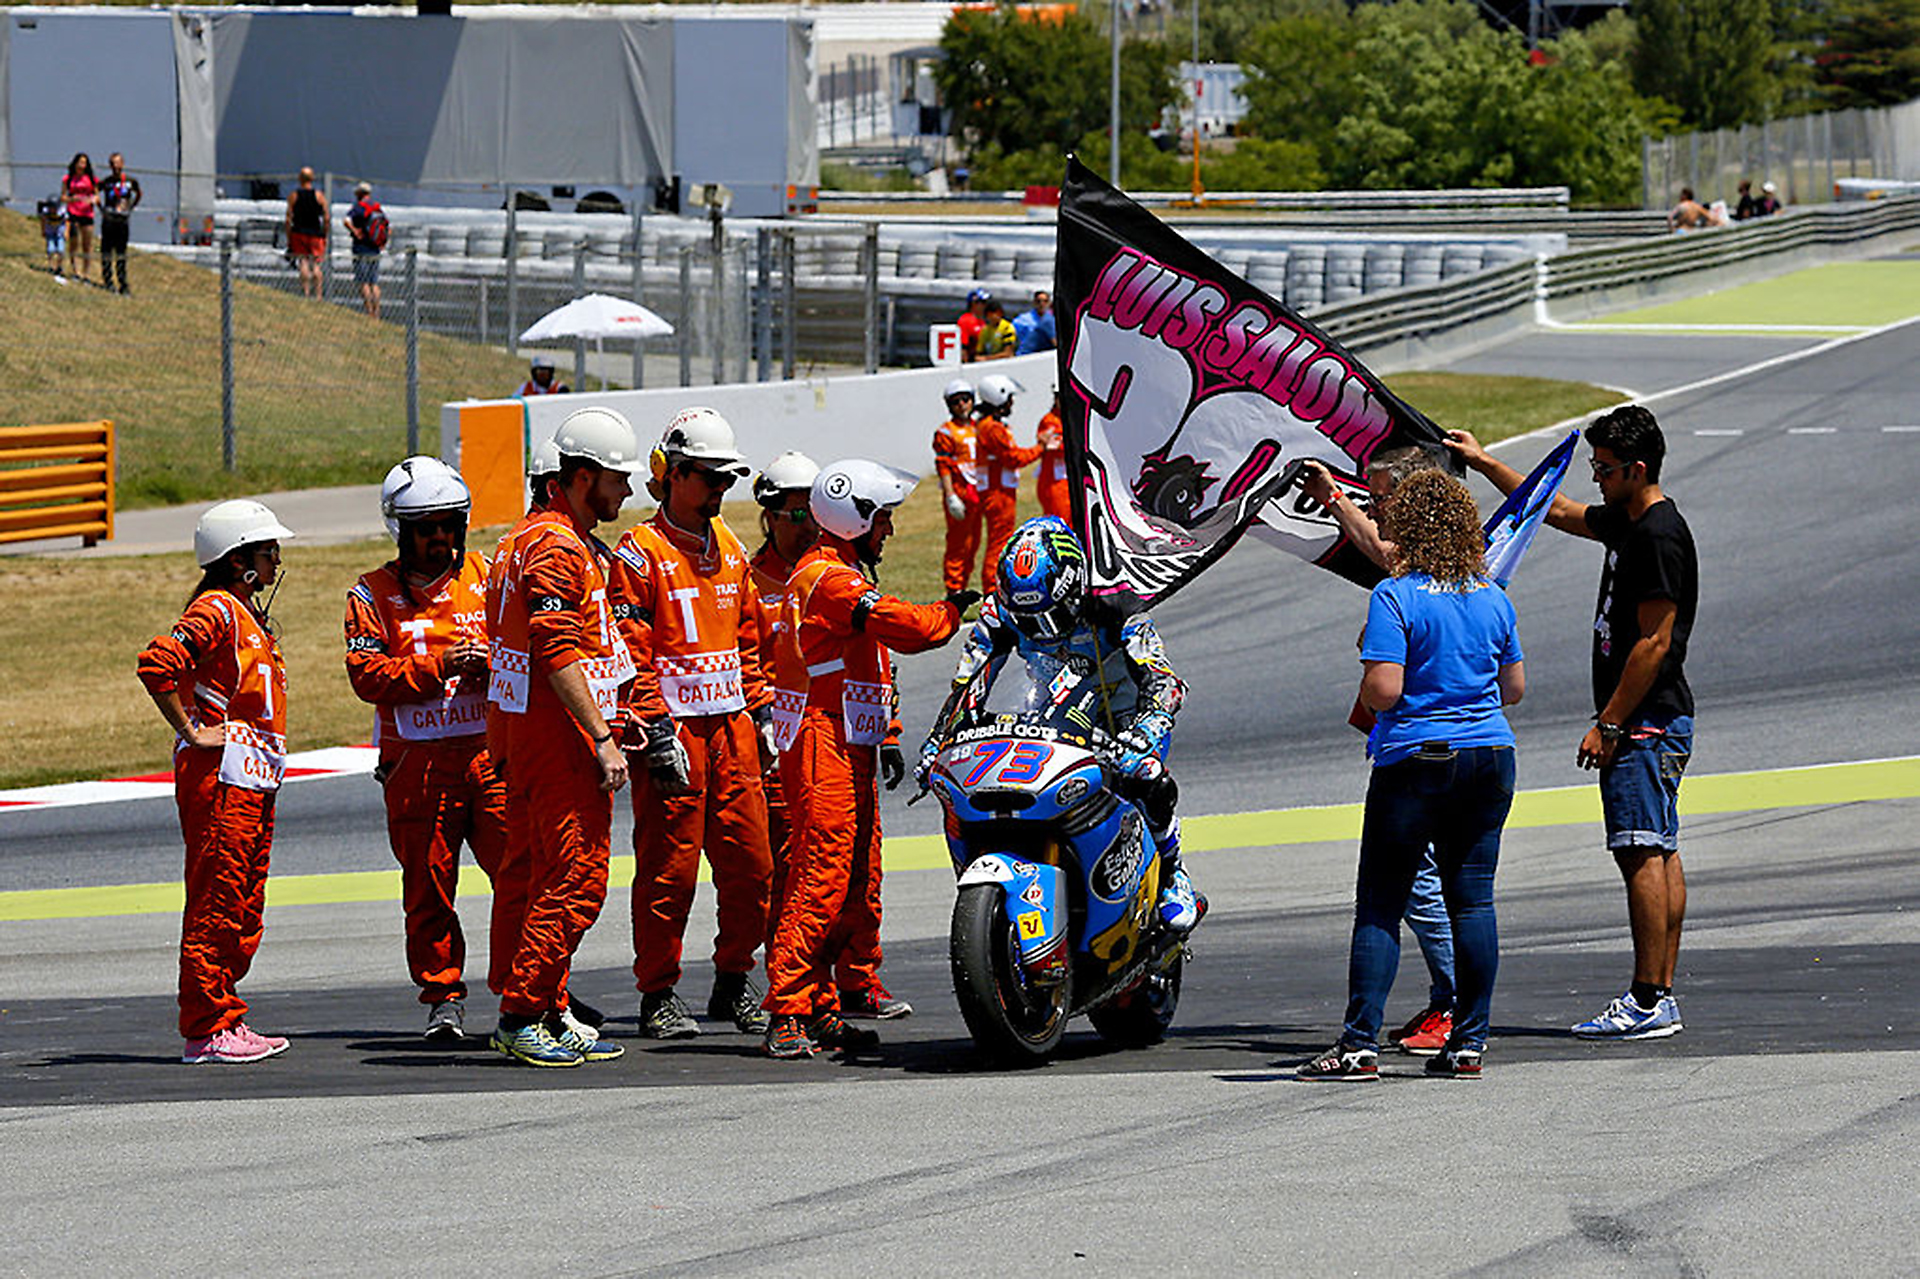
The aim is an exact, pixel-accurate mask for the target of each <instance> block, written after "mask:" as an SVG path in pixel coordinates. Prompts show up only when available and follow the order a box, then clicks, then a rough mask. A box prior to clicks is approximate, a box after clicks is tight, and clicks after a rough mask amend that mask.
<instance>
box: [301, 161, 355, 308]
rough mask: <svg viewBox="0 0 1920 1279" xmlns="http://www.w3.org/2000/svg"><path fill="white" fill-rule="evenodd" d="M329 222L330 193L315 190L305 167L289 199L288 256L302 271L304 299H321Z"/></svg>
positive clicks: (311, 176)
mask: <svg viewBox="0 0 1920 1279" xmlns="http://www.w3.org/2000/svg"><path fill="white" fill-rule="evenodd" d="M361 185H362V186H365V185H366V184H365V183H362V184H361ZM327 222H328V218H327V193H326V192H325V191H317V190H315V189H314V185H313V170H312V169H309V168H303V169H301V170H300V177H299V181H298V183H297V184H296V185H295V187H294V189H293V194H292V195H290V196H288V197H287V256H288V257H289V258H292V259H293V265H294V269H295V270H297V271H299V272H300V293H301V296H303V297H309V298H317V297H319V296H320V295H321V291H322V285H323V284H324V283H325V280H324V278H323V276H322V274H321V265H322V264H323V263H324V262H325V261H326V256H327Z"/></svg>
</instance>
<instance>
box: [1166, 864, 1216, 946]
mask: <svg viewBox="0 0 1920 1279" xmlns="http://www.w3.org/2000/svg"><path fill="white" fill-rule="evenodd" d="M1159 905H1160V922H1161V923H1163V924H1165V925H1166V926H1167V927H1168V928H1169V929H1171V930H1173V931H1174V932H1176V933H1190V932H1192V931H1193V929H1194V926H1195V925H1196V924H1198V923H1199V922H1200V916H1202V915H1204V914H1206V913H1207V899H1206V898H1205V897H1203V896H1202V895H1201V894H1199V893H1197V892H1195V891H1194V888H1193V880H1192V879H1190V878H1188V876H1187V868H1186V867H1184V866H1175V867H1174V868H1173V873H1172V874H1171V875H1169V876H1167V882H1166V884H1165V885H1163V886H1162V887H1161V889H1160V903H1159Z"/></svg>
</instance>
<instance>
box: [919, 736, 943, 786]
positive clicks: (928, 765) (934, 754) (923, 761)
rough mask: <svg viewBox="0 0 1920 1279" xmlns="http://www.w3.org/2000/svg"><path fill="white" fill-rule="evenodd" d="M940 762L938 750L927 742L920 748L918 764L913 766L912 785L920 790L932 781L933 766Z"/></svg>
mask: <svg viewBox="0 0 1920 1279" xmlns="http://www.w3.org/2000/svg"><path fill="white" fill-rule="evenodd" d="M939 762H940V748H939V747H938V746H936V745H934V744H933V743H932V742H931V741H929V742H928V743H927V744H926V745H924V746H922V747H921V748H920V762H919V763H917V764H915V765H914V766H913V781H914V785H916V786H918V787H919V788H920V789H921V790H925V789H926V788H927V785H928V783H930V782H931V781H932V780H933V766H934V765H935V764H938V763H939Z"/></svg>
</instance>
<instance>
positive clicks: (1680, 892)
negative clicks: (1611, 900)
mask: <svg viewBox="0 0 1920 1279" xmlns="http://www.w3.org/2000/svg"><path fill="white" fill-rule="evenodd" d="M1447 436H1448V439H1447V443H1448V447H1450V448H1452V449H1453V450H1454V452H1455V453H1457V454H1458V455H1459V456H1460V458H1461V460H1462V461H1464V462H1465V463H1466V464H1467V465H1468V466H1471V467H1472V468H1473V469H1474V470H1476V471H1478V472H1480V473H1481V474H1482V475H1484V476H1486V477H1487V478H1488V479H1490V480H1492V481H1493V483H1494V485H1495V486H1496V487H1497V488H1499V489H1500V491H1501V492H1503V493H1511V492H1513V490H1514V489H1516V488H1518V487H1519V486H1520V484H1521V482H1522V480H1523V479H1524V477H1523V476H1522V475H1521V474H1520V472H1518V471H1516V470H1514V469H1513V468H1512V467H1510V466H1508V465H1506V464H1505V463H1503V462H1501V461H1500V460H1498V459H1497V458H1495V457H1493V456H1492V455H1490V454H1489V453H1487V451H1486V450H1485V449H1483V448H1481V447H1480V445H1479V443H1478V441H1476V440H1475V439H1474V438H1473V436H1471V435H1469V434H1468V433H1467V432H1465V431H1449V432H1448V433H1447ZM1586 436H1587V443H1588V444H1589V445H1591V446H1592V448H1593V479H1594V483H1595V484H1597V485H1599V487H1600V497H1601V502H1600V504H1599V505H1594V506H1586V505H1582V504H1581V503H1579V502H1575V501H1573V500H1572V499H1570V498H1567V497H1564V496H1561V495H1557V494H1556V495H1555V497H1554V499H1553V506H1552V507H1551V509H1549V511H1548V512H1547V523H1549V524H1551V525H1553V526H1554V527H1555V528H1557V529H1560V530H1561V531H1562V532H1566V533H1572V534H1574V535H1575V536H1577V537H1589V538H1592V539H1594V540H1595V541H1597V542H1600V543H1601V544H1603V545H1604V546H1605V547H1606V548H1607V558H1606V563H1605V565H1604V567H1603V568H1602V569H1601V572H1600V598H1599V603H1598V605H1597V607H1596V608H1595V610H1594V620H1593V703H1594V706H1595V708H1596V709H1597V711H1598V713H1597V714H1596V716H1595V723H1594V726H1593V727H1592V728H1590V729H1588V730H1587V733H1586V736H1585V737H1583V738H1582V739H1581V741H1580V749H1579V754H1578V759H1579V762H1580V766H1581V767H1582V768H1597V769H1599V770H1600V803H1601V807H1602V809H1603V810H1604V811H1605V813H1606V822H1607V847H1608V849H1609V850H1610V851H1611V852H1612V853H1613V857H1614V861H1615V862H1617V863H1618V864H1619V867H1620V873H1621V875H1622V876H1623V877H1624V878H1625V880H1626V885H1627V922H1628V925H1629V927H1630V928H1631V930H1632V933H1633V984H1632V985H1631V986H1630V987H1629V988H1628V989H1627V992H1626V993H1625V994H1623V995H1622V996H1620V998H1618V999H1616V1000H1614V1001H1613V1003H1612V1004H1610V1005H1609V1006H1608V1007H1607V1009H1606V1011H1605V1012H1603V1013H1601V1014H1600V1015H1599V1016H1597V1017H1594V1018H1592V1019H1591V1020H1589V1021H1583V1022H1581V1023H1580V1024H1579V1025H1577V1026H1575V1027H1574V1028H1573V1033H1574V1034H1576V1035H1578V1036H1579V1037H1581V1038H1582V1039H1659V1038H1663V1037H1665V1036H1668V1035H1674V1034H1678V1033H1679V1031H1680V1028H1681V1022H1680V1005H1679V1003H1678V1002H1677V1001H1676V1000H1675V999H1674V996H1673V969H1674V962H1675V960H1676V959H1677V958H1678V957H1679V953H1680V926H1681V923H1682V921H1684V919H1685V918H1686V913H1687V881H1686V876H1685V874H1684V873H1683V872H1682V870H1681V868H1680V819H1679V814H1678V810H1677V804H1678V801H1679V795H1680V776H1681V774H1682V773H1683V772H1685V771H1686V767H1687V760H1688V759H1689V758H1690V757H1691V756H1692V754H1693V690H1692V689H1690V688H1689V687H1687V676H1686V671H1685V663H1686V657H1687V641H1688V639H1689V638H1690V637H1691V635H1692V633H1693V614H1694V608H1695V605H1696V603H1697V602H1698V599H1699V591H1700V572H1699V564H1698V561H1697V559H1696V557H1695V555H1694V549H1693V534H1692V533H1691V532H1690V531H1689V530H1688V528H1687V522H1686V521H1685V520H1684V519H1682V518H1681V517H1680V511H1679V509H1678V508H1677V507H1675V506H1674V504H1673V502H1672V500H1671V499H1669V498H1668V497H1667V496H1666V495H1665V494H1663V493H1662V492H1661V491H1660V466H1661V462H1662V461H1663V460H1664V459H1665V457H1666V451H1667V445H1666V439H1665V437H1664V436H1662V435H1661V433H1660V424H1659V423H1658V422H1656V421H1655V420H1654V417H1653V414H1652V413H1650V412H1648V411H1647V410H1646V409H1644V408H1642V407H1641V406H1639V405H1637V404H1627V405H1622V406H1621V407H1620V408H1617V409H1613V410H1611V411H1610V412H1607V413H1604V414H1602V415H1601V416H1600V417H1598V418H1596V419H1594V422H1593V424H1592V425H1591V426H1589V427H1588V428H1587V432H1586Z"/></svg>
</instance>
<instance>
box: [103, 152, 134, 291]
mask: <svg viewBox="0 0 1920 1279" xmlns="http://www.w3.org/2000/svg"><path fill="white" fill-rule="evenodd" d="M126 166H127V161H126V157H124V156H122V155H121V154H120V153H119V152H118V151H115V152H114V153H113V154H112V155H110V156H108V157H107V180H106V181H105V182H104V183H102V184H101V187H100V283H101V284H102V285H104V286H105V287H106V288H108V289H112V288H113V287H114V275H115V272H116V270H117V272H118V274H119V279H120V285H119V287H120V292H122V293H125V292H126V291H127V241H128V240H130V239H131V238H132V235H133V211H134V210H135V209H137V208H139V207H140V179H138V178H136V177H134V176H133V175H132V174H130V173H128V172H127V167H126Z"/></svg>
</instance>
